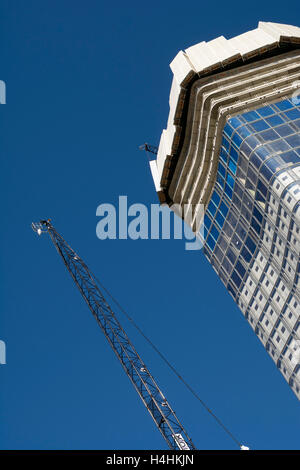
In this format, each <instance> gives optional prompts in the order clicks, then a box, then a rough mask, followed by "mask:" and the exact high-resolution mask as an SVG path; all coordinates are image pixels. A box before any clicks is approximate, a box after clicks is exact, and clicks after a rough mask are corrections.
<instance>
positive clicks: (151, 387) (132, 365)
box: [31, 219, 195, 450]
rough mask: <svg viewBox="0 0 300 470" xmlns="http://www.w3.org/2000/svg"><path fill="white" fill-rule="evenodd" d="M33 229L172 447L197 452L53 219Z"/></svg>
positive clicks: (97, 287) (91, 277)
mask: <svg viewBox="0 0 300 470" xmlns="http://www.w3.org/2000/svg"><path fill="white" fill-rule="evenodd" d="M31 226H32V229H33V230H34V231H35V232H36V233H37V234H38V235H41V234H42V233H48V234H49V236H50V238H51V240H52V242H53V244H54V246H55V248H56V250H57V251H58V253H59V255H60V256H61V258H62V260H63V262H64V264H65V266H66V268H67V270H68V271H69V273H70V275H71V276H72V278H73V280H74V282H75V284H76V286H77V287H78V289H79V291H80V293H81V295H82V297H83V298H84V300H85V301H86V303H87V305H88V307H89V309H90V311H91V312H92V314H93V316H94V317H95V319H96V321H97V323H98V325H99V326H100V327H101V329H102V331H103V333H104V335H105V337H106V339H107V340H108V342H109V344H110V346H111V347H112V349H113V351H114V353H115V354H116V356H117V358H118V359H119V361H120V363H121V364H122V366H123V369H124V370H125V372H126V374H127V376H128V377H129V379H130V380H131V382H132V384H133V386H134V387H135V389H136V391H137V393H138V395H139V396H140V398H141V400H142V402H143V403H144V405H145V407H146V408H147V410H148V412H149V413H150V415H151V416H152V418H153V420H154V422H155V424H156V426H157V428H158V429H159V431H160V432H161V434H162V436H163V438H164V439H165V441H166V442H167V444H168V446H169V448H170V449H174V450H192V449H195V446H194V444H193V442H192V440H191V438H190V437H189V436H188V434H187V432H186V430H185V429H184V427H183V425H182V424H181V423H180V421H179V420H178V418H177V416H176V414H175V412H174V411H173V409H172V408H171V405H170V404H169V402H168V400H167V399H166V397H165V396H164V394H163V393H162V391H161V390H160V388H159V386H158V385H157V383H156V381H155V380H154V378H153V376H152V375H151V373H150V371H149V370H148V368H147V367H146V365H145V364H144V362H143V360H142V358H141V357H140V355H139V354H138V353H137V351H136V349H135V348H134V346H133V344H132V342H131V341H130V339H129V338H128V336H127V334H126V332H125V331H124V329H123V328H122V326H121V324H120V323H119V321H118V319H117V318H116V315H115V313H114V312H113V310H112V309H111V307H110V305H109V304H108V302H107V300H106V299H105V297H104V295H103V292H102V291H101V290H100V288H99V286H98V284H97V282H96V279H95V276H94V275H93V274H92V272H91V271H90V270H89V268H88V267H87V265H86V264H85V263H84V261H83V260H82V259H81V258H80V257H79V256H78V254H76V253H75V251H74V250H73V249H72V248H71V247H70V246H69V245H68V244H67V242H66V241H65V240H64V239H63V237H62V236H61V235H60V234H59V233H58V232H57V231H56V230H55V228H54V227H53V225H52V224H51V221H50V219H48V220H41V221H40V222H37V223H32V225H31Z"/></svg>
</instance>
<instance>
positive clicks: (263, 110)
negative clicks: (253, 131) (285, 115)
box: [257, 106, 275, 117]
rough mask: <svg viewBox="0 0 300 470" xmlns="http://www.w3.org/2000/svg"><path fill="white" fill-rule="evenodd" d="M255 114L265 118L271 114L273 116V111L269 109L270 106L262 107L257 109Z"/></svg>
mask: <svg viewBox="0 0 300 470" xmlns="http://www.w3.org/2000/svg"><path fill="white" fill-rule="evenodd" d="M257 112H258V113H259V114H260V115H261V116H263V117H266V116H270V115H271V114H274V112H275V111H274V110H273V109H272V108H271V106H264V107H263V108H259V109H257Z"/></svg>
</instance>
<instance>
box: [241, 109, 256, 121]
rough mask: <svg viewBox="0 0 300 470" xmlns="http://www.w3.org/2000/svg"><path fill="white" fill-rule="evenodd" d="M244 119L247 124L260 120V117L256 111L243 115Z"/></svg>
mask: <svg viewBox="0 0 300 470" xmlns="http://www.w3.org/2000/svg"><path fill="white" fill-rule="evenodd" d="M243 117H244V118H245V119H246V121H247V122H252V121H256V119H260V116H259V115H258V114H257V112H256V111H249V112H248V113H243Z"/></svg>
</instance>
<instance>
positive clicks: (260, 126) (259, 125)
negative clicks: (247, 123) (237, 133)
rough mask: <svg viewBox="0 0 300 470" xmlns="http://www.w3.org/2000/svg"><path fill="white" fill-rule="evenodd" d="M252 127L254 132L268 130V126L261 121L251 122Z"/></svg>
mask: <svg viewBox="0 0 300 470" xmlns="http://www.w3.org/2000/svg"><path fill="white" fill-rule="evenodd" d="M252 127H253V129H255V131H256V132H260V131H264V130H266V129H269V127H270V126H269V124H268V123H267V122H266V121H264V120H262V119H261V120H260V121H256V122H253V123H252Z"/></svg>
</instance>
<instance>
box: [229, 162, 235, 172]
mask: <svg viewBox="0 0 300 470" xmlns="http://www.w3.org/2000/svg"><path fill="white" fill-rule="evenodd" d="M228 166H229V169H230V170H231V171H232V173H233V174H234V175H235V174H236V163H234V162H233V161H232V160H229V163H228Z"/></svg>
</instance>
